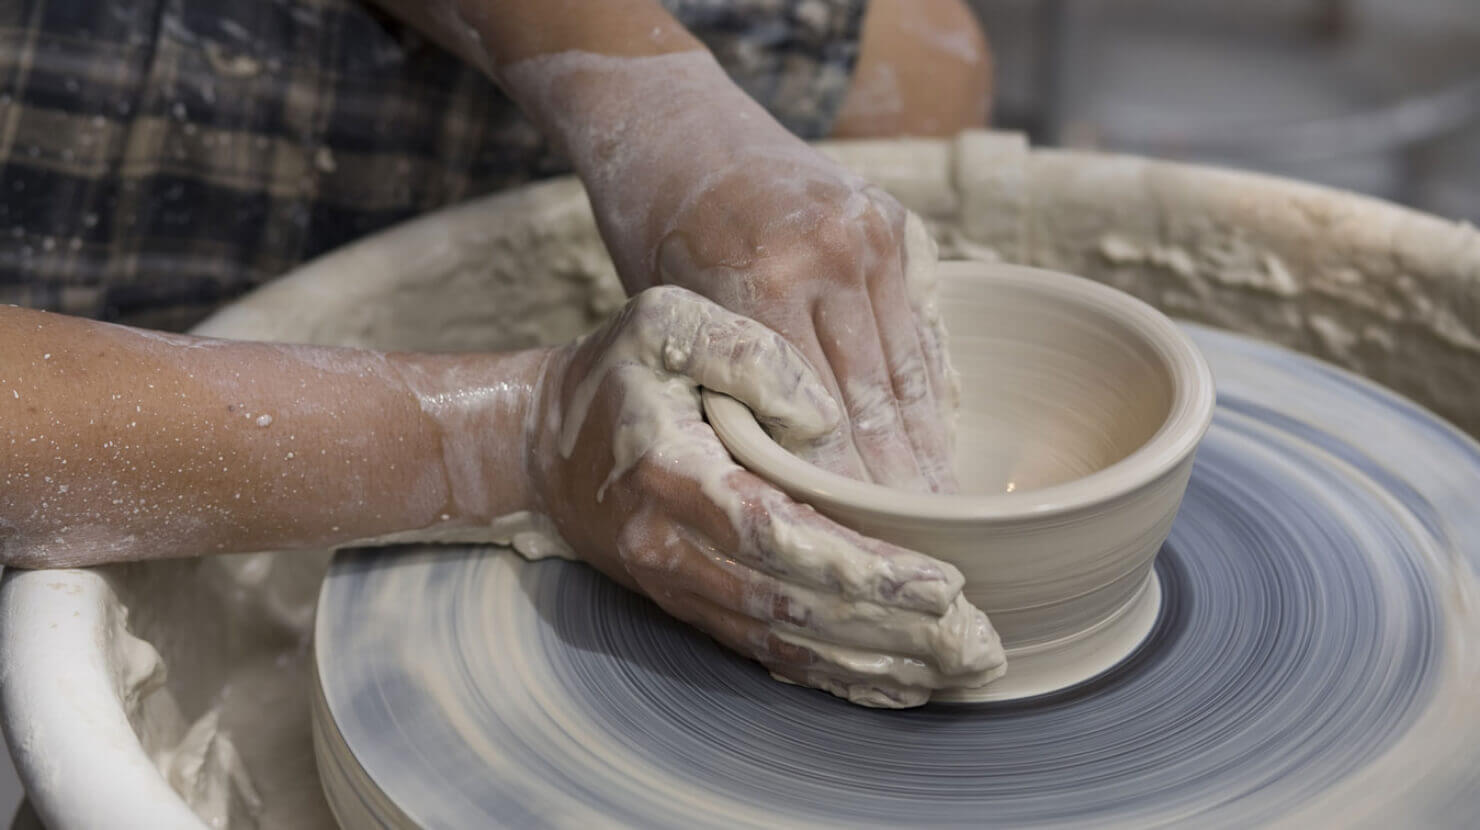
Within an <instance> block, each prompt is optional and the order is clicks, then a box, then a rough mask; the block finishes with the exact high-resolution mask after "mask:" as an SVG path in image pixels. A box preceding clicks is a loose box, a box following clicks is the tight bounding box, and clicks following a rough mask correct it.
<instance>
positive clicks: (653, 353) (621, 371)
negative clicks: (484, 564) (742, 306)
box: [528, 286, 1004, 707]
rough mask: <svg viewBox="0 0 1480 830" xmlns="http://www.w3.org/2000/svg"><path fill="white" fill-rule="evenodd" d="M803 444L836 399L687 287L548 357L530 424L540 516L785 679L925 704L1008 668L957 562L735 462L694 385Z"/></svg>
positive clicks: (825, 424) (852, 695)
mask: <svg viewBox="0 0 1480 830" xmlns="http://www.w3.org/2000/svg"><path fill="white" fill-rule="evenodd" d="M700 387H707V388H710V389H713V390H716V391H719V392H723V393H725V394H728V395H732V396H734V397H736V398H737V399H739V400H741V401H743V402H744V403H746V404H747V405H749V406H750V407H751V408H752V409H753V410H755V412H756V413H757V415H758V416H759V417H760V418H761V419H762V420H763V421H764V422H765V423H766V424H767V425H768V426H769V427H770V428H771V429H772V430H773V431H774V432H775V433H777V434H779V435H782V436H784V437H785V438H786V439H788V441H789V443H791V444H792V445H793V446H795V445H799V444H806V443H808V442H809V441H811V440H815V439H816V438H818V437H819V436H824V435H826V434H828V433H829V431H830V430H831V429H832V428H833V427H834V426H835V424H836V423H837V421H838V419H839V413H838V411H837V406H836V404H835V403H834V402H833V400H832V398H831V396H830V395H829V394H828V391H827V389H826V388H825V387H824V386H823V385H822V383H821V382H820V381H819V380H818V379H817V378H816V376H815V375H814V373H813V371H812V369H811V367H810V366H809V365H808V363H807V361H806V359H805V358H804V357H803V356H802V354H801V352H800V351H799V350H798V349H797V348H795V347H794V346H792V345H791V344H789V343H788V342H786V341H785V340H784V339H782V338H781V337H780V336H778V335H777V334H776V333H775V332H772V331H771V330H769V329H767V328H766V327H764V326H762V325H760V324H759V323H756V322H754V321H752V320H748V319H745V318H743V317H740V316H739V315H736V314H734V313H732V312H729V311H727V310H725V309H722V308H720V307H719V306H717V305H715V304H713V303H711V302H709V301H707V300H704V299H703V298H701V297H699V296H697V295H695V294H693V293H691V292H689V291H687V290H684V289H681V288H676V287H666V286H665V287H658V288H654V289H650V290H648V291H645V292H643V293H642V294H640V295H638V296H637V297H636V298H634V299H633V300H632V301H631V302H629V303H628V305H627V307H626V308H625V309H624V310H623V311H622V312H621V313H620V314H619V315H618V316H617V317H616V318H615V319H613V320H612V321H611V322H609V323H608V324H607V325H606V326H605V327H603V328H602V329H600V330H598V331H597V332H595V333H593V334H592V335H590V336H588V337H586V338H583V339H582V340H580V341H578V342H577V343H575V344H573V345H571V346H568V347H565V348H562V349H559V350H556V351H554V352H552V353H551V354H550V356H549V358H548V359H547V362H546V364H545V367H544V369H543V370H542V372H541V374H540V379H539V382H538V385H537V388H536V389H537V391H536V402H535V406H534V408H533V409H532V411H531V413H530V417H529V421H528V429H529V430H530V433H531V434H530V437H529V442H530V447H531V451H530V454H529V461H528V464H529V470H528V474H529V479H530V481H531V482H532V484H533V490H534V493H535V499H536V501H537V502H538V503H537V505H536V507H537V509H539V510H540V511H542V512H543V513H544V514H545V515H547V516H549V517H550V518H551V519H552V520H553V521H554V523H555V525H556V527H557V528H558V529H559V531H560V533H561V535H562V536H563V537H564V539H565V540H566V542H567V543H569V544H570V546H571V547H572V549H573V550H574V551H575V552H576V553H577V554H578V555H579V556H581V557H582V558H583V559H585V560H586V561H588V562H590V563H591V564H592V565H594V566H596V567H597V568H599V569H600V570H602V571H603V572H605V573H606V574H608V575H609V576H611V577H613V578H615V579H617V580H618V581H619V582H621V583H623V584H625V585H627V586H629V587H631V588H635V589H636V590H638V591H641V592H642V593H644V594H646V595H647V596H649V597H651V598H652V599H653V600H654V601H655V602H657V603H658V604H659V605H660V606H661V607H662V608H663V609H664V610H666V611H667V612H668V613H670V614H672V615H673V616H675V617H677V618H679V619H681V620H684V621H686V622H689V623H691V624H693V625H695V626H697V627H699V628H701V629H702V630H704V631H706V632H707V633H709V634H710V635H711V636H713V637H714V638H715V639H716V640H718V641H719V642H721V643H723V644H724V645H726V646H728V647H730V648H731V649H734V650H735V651H738V652H740V653H741V654H744V655H746V656H748V657H752V658H754V659H756V660H758V661H760V662H761V663H762V664H764V665H765V666H766V667H767V668H769V669H770V670H771V672H772V673H773V674H774V675H776V676H778V677H780V678H782V679H785V680H789V681H792V682H796V683H801V684H804V685H808V686H814V687H817V688H821V689H826V690H827V691H830V692H832V693H833V694H836V695H838V696H840V697H845V698H847V699H849V700H852V701H854V702H855V703H861V704H865V705H871V706H889V707H899V706H913V705H919V704H921V703H924V702H925V701H926V700H927V699H928V698H929V696H930V693H931V691H932V690H934V689H940V688H948V687H969V686H978V685H981V684H983V683H986V682H988V681H990V680H991V679H993V678H995V677H996V676H997V675H999V674H1001V672H1002V671H1003V663H1004V658H1003V652H1002V648H1001V644H1000V641H999V639H998V637H997V635H996V633H995V632H994V631H993V630H992V628H991V625H990V624H989V623H988V621H987V618H986V616H985V615H984V614H982V613H981V612H980V611H979V610H977V609H976V608H975V607H973V606H972V605H971V604H970V603H968V602H967V601H966V598H965V597H964V596H962V594H961V587H962V577H961V574H960V572H959V571H958V570H956V569H955V568H954V567H952V566H951V565H949V564H946V563H943V562H939V561H936V560H934V559H931V558H929V557H926V556H923V555H921V554H918V553H914V552H911V551H907V550H903V549H900V548H897V547H894V546H892V545H889V544H886V543H884V542H880V541H877V540H873V539H869V538H866V537H863V536H861V535H859V534H857V533H854V532H852V531H850V530H848V529H846V528H843V527H841V526H839V525H837V524H835V523H833V522H832V521H830V520H828V519H827V518H825V517H823V516H821V515H820V514H818V513H817V512H816V511H814V510H813V509H811V508H810V507H807V506H805V505H801V504H798V503H796V502H794V501H792V500H791V499H789V498H788V497H787V496H786V495H784V494H783V493H781V492H780V491H778V490H776V489H775V488H773V487H771V486H770V485H769V484H767V483H766V482H764V481H762V480H761V479H759V478H757V477H756V476H755V475H753V474H751V473H749V472H747V471H746V470H744V469H742V468H740V467H739V466H738V465H736V464H735V462H734V461H733V460H731V459H730V457H729V455H728V454H727V453H726V451H725V449H724V447H723V446H722V445H721V444H720V442H719V439H718V438H717V437H716V435H715V434H714V432H713V431H712V430H711V429H710V428H709V426H708V425H707V424H706V423H705V422H704V419H703V416H702V413H701V409H700V398H699V389H700Z"/></svg>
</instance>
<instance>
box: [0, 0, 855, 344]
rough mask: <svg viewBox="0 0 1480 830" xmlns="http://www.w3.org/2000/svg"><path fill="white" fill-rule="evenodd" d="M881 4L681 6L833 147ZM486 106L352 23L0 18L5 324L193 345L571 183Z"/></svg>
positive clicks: (179, 5) (79, 5)
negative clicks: (269, 300) (33, 320)
mask: <svg viewBox="0 0 1480 830" xmlns="http://www.w3.org/2000/svg"><path fill="white" fill-rule="evenodd" d="M866 2H867V0H666V3H665V4H666V5H667V6H668V7H669V8H670V9H671V10H672V11H673V12H674V14H675V15H676V16H677V17H678V18H679V19H680V20H682V21H683V22H684V23H685V25H687V26H688V27H689V28H690V30H691V31H693V32H694V33H695V34H696V35H698V36H699V37H700V38H701V39H702V40H703V41H704V42H705V43H706V44H707V45H708V46H709V48H710V49H711V50H713V51H714V53H715V54H716V56H717V57H718V58H719V59H720V62H721V63H722V64H724V65H725V67H726V68H727V69H728V70H729V71H730V73H731V75H732V76H733V77H734V78H735V80H736V82H737V83H739V84H740V85H741V86H742V87H743V88H744V89H745V90H746V91H748V92H749V93H750V94H751V95H753V96H755V97H756V99H757V100H759V101H760V102H761V103H762V104H764V105H765V106H766V107H767V108H768V109H769V110H770V111H771V112H772V113H774V114H775V115H776V116H777V118H778V119H780V120H781V121H782V123H784V124H786V125H787V126H788V127H789V128H791V129H792V130H793V131H795V132H797V133H798V134H800V135H802V136H804V137H807V138H817V137H821V136H823V135H826V133H827V132H828V130H829V129H830V127H831V124H832V120H833V118H834V116H835V114H836V113H837V110H838V108H839V107H840V106H841V103H842V99H843V95H844V93H845V91H846V88H847V84H848V78H849V75H850V73H851V71H852V67H853V64H854V61H855V58H856V54H857V49H858V40H859V33H860V29H861V26H862V18H863V10H864V5H865V4H866ZM566 169H567V168H566V165H565V163H564V161H563V160H562V159H561V158H560V157H559V156H558V155H557V154H556V153H554V152H553V151H552V150H551V148H550V146H549V145H548V144H547V143H546V142H545V141H544V140H543V138H542V137H541V136H540V135H539V133H538V132H537V131H535V130H534V128H533V127H532V126H531V125H530V124H529V123H528V122H527V121H526V120H525V119H524V118H523V117H522V116H521V115H520V114H519V112H518V111H517V110H516V109H515V108H514V107H513V106H512V105H511V104H510V102H509V101H508V100H507V99H506V98H504V97H503V96H502V95H501V94H500V93H499V92H498V90H497V88H496V87H494V86H493V85H492V84H491V83H490V82H488V81H487V80H486V79H485V78H483V77H482V76H481V75H480V74H478V73H477V72H475V71H473V70H472V69H470V68H469V67H467V66H465V65H463V64H462V63H460V62H459V61H457V60H456V59H455V58H453V57H451V56H450V55H448V54H447V53H445V52H443V51H441V50H440V49H438V48H436V47H434V46H432V45H430V44H428V43H426V42H425V41H424V40H423V39H421V38H420V37H418V36H417V35H416V34H415V33H413V32H411V31H409V30H408V29H406V28H405V27H403V26H401V25H399V24H397V23H396V22H395V21H393V20H390V19H389V18H387V17H386V16H384V15H383V14H381V13H379V12H377V11H376V10H374V9H373V8H371V7H369V6H368V5H364V4H361V3H358V2H355V1H354V0H292V1H291V2H272V3H268V2H232V3H227V2H220V1H219V0H133V2H119V0H67V1H66V2H58V0H50V2H48V0H11V2H0V302H6V303H16V304H19V305H26V306H32V307H38V308H47V309H53V310H59V311H64V312H67V313H69V314H77V315H82V316H88V317H97V318H101V319H108V320H117V321H121V322H127V323H130V324H133V325H142V326H149V327H154V328H164V329H182V328H186V327H188V326H189V325H191V324H192V323H194V322H196V321H197V320H199V319H200V318H202V317H203V316H205V315H206V314H208V313H210V312H211V311H212V310H214V309H215V308H216V307H218V306H219V305H220V304H221V303H224V302H227V301H229V300H231V299H233V298H235V297H237V296H240V295H241V294H242V293H243V292H245V291H247V290H249V289H251V288H252V287H254V286H256V285H259V284H261V283H262V282H264V281H266V280H267V279H270V278H272V277H274V276H276V275H278V274H281V273H282V272H284V271H286V270H287V269H289V268H291V267H292V266H294V265H295V264H297V263H299V262H302V261H303V260H305V259H308V258H310V257H313V256H315V255H317V254H320V253H322V252H324V251H327V250H329V249H332V248H334V247H337V246H339V245H342V244H344V243H346V242H349V241H350V240H353V239H355V238H357V237H359V236H362V235H364V234H367V233H371V232H373V231H376V230H379V229H381V228H384V227H386V226H388V225H390V224H393V223H395V222H397V221H400V220H403V219H406V218H408V217H411V216H414V215H417V214H420V213H424V212H426V211H429V210H433V209H436V208H438V207H441V206H443V205H446V204H450V203H452V202H457V201H460V200H463V199H467V198H469V197H472V196H476V195H481V194H485V193H490V192H493V191H496V190H500V189H503V188H507V187H511V186H514V185H517V184H520V183H523V182H527V181H530V180H533V179H537V178H542V177H546V176H550V175H554V174H558V173H562V172H565V171H566Z"/></svg>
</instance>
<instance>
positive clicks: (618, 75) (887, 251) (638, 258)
mask: <svg viewBox="0 0 1480 830" xmlns="http://www.w3.org/2000/svg"><path fill="white" fill-rule="evenodd" d="M380 2H381V4H382V5H385V6H387V7H388V8H391V9H392V10H393V11H396V12H397V13H399V14H401V15H402V16H403V17H405V18H407V19H409V20H411V21H413V22H415V23H417V24H418V25H420V26H421V27H422V28H424V29H426V30H427V31H429V32H431V33H432V34H433V36H435V37H436V38H437V39H438V40H440V41H441V42H443V43H444V44H446V45H448V46H449V47H450V48H452V49H454V50H455V51H457V52H458V53H459V54H461V55H462V56H463V57H465V58H466V59H468V60H469V61H472V62H474V63H476V64H477V65H479V66H481V67H482V68H483V69H484V70H485V71H487V72H488V73H489V74H490V75H491V76H492V77H494V78H495V79H496V80H497V81H498V82H499V83H500V84H501V85H502V86H503V87H504V89H505V90H507V91H508V93H509V94H510V96H511V97H512V98H514V100H516V101H517V102H518V103H519V104H520V106H521V107H522V108H523V109H524V110H525V112H527V113H528V114H529V115H530V116H531V117H532V118H533V119H534V120H535V121H536V122H537V123H538V124H539V125H540V126H541V128H542V129H543V130H544V131H545V132H546V133H547V134H548V135H549V136H551V138H552V139H554V140H555V141H556V142H557V143H558V144H559V145H560V146H561V147H563V148H564V150H565V151H566V152H567V154H568V155H569V156H570V158H571V159H572V161H573V162H574V164H575V167H576V170H577V172H578V173H579V174H580V176H581V178H582V180H583V181H584V182H585V184H586V187H587V191H588V192H589V194H590V197H591V202H592V205H593V207H594V209H595V212H596V218H597V222H598V224H599V226H600V229H601V233H602V236H603V238H604V239H605V241H606V243H607V246H608V248H609V249H610V251H611V253H612V257H613V259H614V260H615V261H616V264H617V268H618V271H619V273H620V274H621V277H622V280H623V282H624V284H625V285H626V286H627V288H628V289H629V291H631V292H637V291H640V290H642V289H644V288H648V287H650V286H654V285H678V286H683V287H686V288H689V289H692V290H694V291H696V292H698V293H700V294H702V295H704V296H706V297H708V298H710V299H712V300H714V301H716V302H718V303H719V304H720V305H722V306H724V307H726V308H728V309H730V310H731V311H735V312H738V313H740V314H743V315H745V316H747V317H751V318H753V319H756V320H759V321H760V322H762V323H765V324H766V325H767V326H769V327H771V328H772V329H775V330H776V331H778V332H780V333H781V334H782V335H783V336H785V337H786V339H787V340H788V341H790V342H791V343H792V344H793V345H794V346H796V347H797V348H798V349H799V350H800V351H801V353H802V354H803V355H805V356H806V358H807V359H808V360H809V361H810V362H811V364H812V366H813V367H815V368H816V370H817V372H818V374H819V375H820V376H821V379H822V382H823V384H824V386H825V387H826V388H827V389H828V390H829V392H830V393H831V394H832V395H833V396H834V398H835V399H836V400H838V401H840V402H841V403H842V406H843V415H844V420H843V422H842V424H841V426H842V428H841V429H839V430H837V431H836V432H835V433H834V434H833V435H832V436H831V439H830V440H829V441H825V442H819V443H818V444H816V445H814V446H812V447H810V448H809V449H808V451H807V453H806V454H807V455H808V457H809V458H810V459H811V460H812V461H814V462H815V463H817V464H820V465H822V466H824V467H827V468H830V469H833V470H835V471H838V472H842V473H845V474H848V475H852V476H854V477H858V478H866V479H872V480H874V481H879V482H882V483H887V484H890V485H893V486H897V487H904V488H910V489H917V490H951V489H954V487H955V481H954V473H953V469H952V464H951V452H952V446H951V445H952V435H951V430H950V426H949V414H950V413H951V412H952V411H953V406H954V395H955V390H954V388H953V387H952V381H951V379H950V378H951V375H950V369H949V366H948V365H947V363H946V356H945V353H944V350H943V347H942V333H941V329H940V325H939V321H938V318H937V316H936V315H935V314H934V310H933V308H932V307H931V305H930V302H931V300H930V296H931V295H930V292H929V291H928V290H927V289H926V287H924V286H922V285H919V284H917V283H912V281H911V280H910V279H908V276H909V275H911V274H919V273H922V272H928V269H929V268H930V266H932V265H933V262H934V250H933V248H931V247H930V246H929V245H928V242H927V244H924V245H909V244H906V243H907V240H909V239H910V237H911V234H910V233H909V226H910V222H911V218H910V217H909V216H908V214H907V212H906V211H905V210H904V209H903V208H902V207H901V206H900V205H899V203H898V202H896V201H895V200H894V199H893V198H892V197H890V196H889V195H888V194H886V193H884V192H883V191H881V190H879V189H878V188H876V187H873V186H871V185H870V184H868V183H867V182H865V181H863V180H862V179H860V178H859V177H857V176H855V175H853V174H852V173H850V172H849V171H847V170H845V169H844V168H842V167H841V166H840V165H838V164H836V163H835V162H833V161H832V160H830V159H828V158H827V157H825V156H823V155H822V154H820V153H818V152H817V151H815V150H813V149H812V148H810V147H809V146H808V145H807V144H806V143H805V142H803V141H801V140H800V139H798V138H797V137H796V136H794V135H792V134H791V133H789V132H787V130H786V129H784V128H783V127H782V126H781V125H780V124H779V123H777V122H776V120H775V119H773V118H772V117H771V116H770V115H769V114H768V113H767V112H766V111H765V109H763V108H762V107H761V106H759V105H758V104H757V103H756V102H755V101H753V100H752V99H750V98H749V97H748V96H747V95H746V94H745V93H744V92H743V91H741V90H740V89H739V88H738V87H736V86H735V85H734V84H733V83H732V82H731V81H730V79H729V78H728V77H727V76H726V75H725V73H724V71H723V70H722V69H721V67H720V66H719V64H718V63H716V62H715V60H714V58H713V57H712V56H711V55H710V54H709V53H708V52H707V51H705V50H704V48H703V46H702V45H701V44H700V43H699V42H698V41H697V40H695V39H694V38H693V37H692V36H691V35H689V33H687V32H686V31H685V30H684V29H683V28H682V27H681V26H680V25H679V24H678V23H677V22H676V21H675V20H673V18H671V17H670V16H669V15H668V14H667V13H666V12H665V11H664V10H663V9H662V7H661V6H660V5H659V4H658V3H657V2H656V0H437V1H436V2H431V3H423V2H413V0H380ZM880 2H881V5H884V6H893V7H896V12H897V13H898V14H913V12H910V11H908V10H902V7H901V4H899V3H892V4H891V3H883V2H882V0H880ZM925 5H926V6H928V7H929V8H930V10H931V13H930V14H924V13H920V14H918V15H916V17H917V18H918V21H917V22H918V25H917V26H916V28H917V29H918V28H920V27H921V26H925V24H927V23H931V22H932V21H936V20H943V21H954V22H955V23H958V24H959V23H960V22H961V21H962V20H965V21H968V22H969V20H970V16H969V14H967V13H966V12H965V11H964V7H960V4H959V3H952V2H948V0H947V1H946V2H942V0H931V2H928V3H926V4H925ZM911 8H913V7H911ZM952 9H957V10H958V11H957V13H955V14H954V16H953V15H952V14H951V11H952ZM911 19H912V20H913V19H915V18H911ZM895 28H897V27H887V28H886V29H885V30H880V29H878V28H877V27H875V28H874V29H873V30H872V31H875V32H878V31H885V32H886V35H887V33H888V31H892V30H893V29H895ZM965 29H969V33H976V31H977V30H975V29H974V27H963V29H958V30H957V31H954V32H947V33H946V34H948V35H950V34H954V35H961V34H963V30H965ZM884 36H885V35H875V36H873V39H874V40H879V39H880V38H883V37H884ZM869 46H870V44H866V47H869ZM957 47H958V48H956V49H955V50H954V52H952V50H945V51H942V50H940V49H934V48H923V49H916V50H915V52H916V53H919V54H915V53H911V52H909V51H908V50H898V51H900V54H906V55H909V54H914V55H915V57H916V58H919V59H920V60H926V61H927V62H928V59H930V56H931V55H937V54H946V53H952V54H954V53H958V52H962V51H963V50H964V54H963V55H961V56H960V60H961V61H963V63H962V66H963V67H964V69H965V71H964V72H961V71H958V72H956V73H955V75H954V76H948V77H964V78H973V79H974V78H978V77H979V78H980V79H981V80H980V81H979V82H978V81H972V82H971V83H967V84H964V86H966V87H970V89H966V90H964V91H962V90H956V91H948V90H950V87H951V84H950V83H949V82H947V83H946V84H944V86H943V88H942V90H941V93H942V94H941V95H940V96H939V97H940V99H941V100H956V99H962V100H968V101H969V100H979V101H980V105H979V107H978V108H977V109H976V110H975V111H974V114H971V115H969V116H967V117H971V118H977V119H980V118H984V115H985V91H984V88H985V84H986V80H985V78H986V71H987V70H986V59H985V54H984V46H982V44H981V43H980V38H979V36H978V37H977V39H976V40H972V39H971V38H969V37H968V38H967V40H966V41H964V42H963V44H957ZM872 48H874V49H875V51H878V52H879V53H880V54H885V53H886V52H887V44H886V45H885V47H872ZM921 55H923V56H924V57H921ZM913 59H914V58H912V60H913ZM978 84H979V85H978ZM957 86H962V85H961V84H957ZM973 90H974V92H973ZM953 96H954V97H953ZM973 96H974V98H973ZM853 109H856V107H853ZM971 109H972V108H971V106H969V105H958V106H954V108H952V107H947V108H946V109H945V110H942V112H943V113H944V114H943V115H942V116H941V118H942V119H944V120H941V119H936V120H933V121H931V122H930V123H931V124H933V125H934V129H950V128H951V127H952V126H954V125H952V124H949V123H946V122H948V121H949V120H950V118H951V117H957V118H960V117H963V116H962V115H961V113H963V112H969V111H971ZM932 112H933V111H932ZM932 117H933V116H932ZM877 120H878V119H877V118H874V119H872V120H870V118H865V117H863V116H862V115H855V116H851V117H850V118H849V121H850V123H851V124H852V125H853V126H852V129H853V130H854V131H855V132H858V133H866V132H867V131H868V130H869V129H870V128H871V127H873V126H876V125H875V124H874V121H877ZM922 120H924V116H922ZM937 122H938V123H937ZM889 123H893V122H889ZM917 236H923V235H917Z"/></svg>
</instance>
